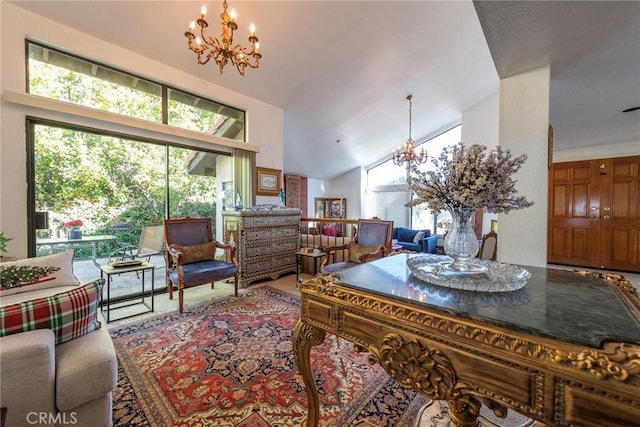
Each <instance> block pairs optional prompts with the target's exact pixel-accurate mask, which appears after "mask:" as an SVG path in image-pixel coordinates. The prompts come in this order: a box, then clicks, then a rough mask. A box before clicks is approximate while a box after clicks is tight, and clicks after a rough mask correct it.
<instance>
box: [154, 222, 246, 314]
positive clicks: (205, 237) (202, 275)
mask: <svg viewBox="0 0 640 427" xmlns="http://www.w3.org/2000/svg"><path fill="white" fill-rule="evenodd" d="M164 235H165V242H166V247H167V259H166V261H167V279H168V283H167V284H168V286H169V299H173V287H174V286H175V287H176V288H177V289H178V307H179V310H180V313H182V310H183V302H184V288H188V287H191V286H197V285H202V284H205V283H211V289H213V285H214V282H217V281H218V280H223V279H227V278H230V277H233V278H234V286H235V296H238V261H237V259H236V255H235V248H234V247H233V246H231V245H223V244H221V243H219V242H217V241H216V240H215V239H214V238H213V236H212V234H211V218H183V219H167V220H165V221H164ZM216 249H222V250H224V252H225V260H224V261H222V260H218V259H216V257H215V255H216Z"/></svg>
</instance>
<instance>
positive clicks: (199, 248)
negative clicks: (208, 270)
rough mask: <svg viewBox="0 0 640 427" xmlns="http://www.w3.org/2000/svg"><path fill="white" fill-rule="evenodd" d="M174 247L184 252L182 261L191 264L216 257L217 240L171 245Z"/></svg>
mask: <svg viewBox="0 0 640 427" xmlns="http://www.w3.org/2000/svg"><path fill="white" fill-rule="evenodd" d="M171 247H172V248H174V249H176V250H178V251H180V252H182V263H183V264H190V263H192V262H198V261H210V260H214V259H216V242H215V241H213V242H209V243H202V244H200V245H193V246H180V245H175V244H174V245H171Z"/></svg>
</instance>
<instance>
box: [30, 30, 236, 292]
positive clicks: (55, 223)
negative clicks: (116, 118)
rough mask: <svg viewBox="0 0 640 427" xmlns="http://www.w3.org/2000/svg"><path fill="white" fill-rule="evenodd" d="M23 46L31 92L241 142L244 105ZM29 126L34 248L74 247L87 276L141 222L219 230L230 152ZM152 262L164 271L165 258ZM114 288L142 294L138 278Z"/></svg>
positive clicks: (37, 251) (129, 240)
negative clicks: (202, 224) (183, 221)
mask: <svg viewBox="0 0 640 427" xmlns="http://www.w3.org/2000/svg"><path fill="white" fill-rule="evenodd" d="M26 49H27V53H28V62H27V65H28V66H27V91H28V92H29V93H31V94H34V95H38V96H43V97H47V98H51V99H55V100H59V101H62V102H68V103H73V104H77V105H81V106H84V107H89V108H95V109H98V110H101V111H106V112H110V113H116V114H121V115H124V116H128V117H134V118H137V119H142V120H147V121H150V122H156V123H164V124H167V125H170V126H176V127H180V128H183V129H188V130H192V131H195V132H201V133H206V134H210V135H216V136H220V137H224V138H229V139H233V140H237V141H244V140H245V134H246V132H245V124H246V121H245V112H244V111H242V110H239V109H236V108H233V107H230V106H227V105H224V104H221V103H218V102H215V101H212V100H209V99H205V98H202V97H199V96H197V95H194V94H190V93H187V92H185V91H181V90H178V89H176V88H172V87H169V86H167V85H164V84H161V83H158V82H154V81H151V80H149V79H145V78H142V77H140V76H136V75H133V74H131V73H128V72H125V71H122V70H117V69H114V68H112V67H109V66H106V65H103V64H99V63H95V62H93V61H90V60H87V59H84V58H79V57H77V56H74V55H72V54H69V53H66V52H62V51H60V50H58V49H54V48H51V47H49V46H46V45H43V44H40V43H35V42H31V41H27V42H26ZM27 125H28V143H27V146H28V153H29V165H28V176H29V217H30V218H35V221H33V222H30V224H31V225H30V227H31V230H30V232H31V239H30V244H29V252H30V255H32V256H33V255H46V254H50V253H52V252H58V251H61V250H64V249H67V248H70V247H72V248H73V249H74V250H75V258H74V271H75V272H76V274H77V275H78V276H79V278H80V279H81V280H83V281H85V280H86V281H88V280H92V279H95V277H96V276H97V275H99V274H100V271H99V270H98V266H99V265H104V264H106V263H107V262H108V261H109V257H110V256H111V255H112V254H113V253H114V250H115V249H118V248H120V247H122V246H126V245H136V244H137V243H138V242H139V241H140V236H141V230H142V228H143V227H144V226H147V225H154V224H161V223H162V221H163V220H164V219H165V218H167V217H168V218H176V217H187V216H191V217H210V218H212V225H213V227H214V230H213V232H214V236H215V225H216V222H217V221H216V216H217V215H216V214H217V211H218V206H217V201H218V200H221V197H219V196H218V194H221V191H222V183H221V182H218V181H219V180H218V178H217V177H218V176H225V177H227V178H228V177H230V176H233V173H232V171H231V167H232V164H233V162H232V161H230V156H231V154H230V153H229V152H224V153H223V152H217V151H215V149H211V150H206V149H193V148H189V147H187V146H180V144H174V143H167V142H166V141H162V140H158V139H145V138H141V137H139V136H133V134H134V132H131V133H128V132H127V130H126V129H124V130H123V131H121V133H118V132H116V131H111V130H106V129H103V128H97V129H96V128H88V127H84V126H81V125H76V124H71V123H59V122H51V121H47V120H41V119H35V118H29V119H28V123H27ZM154 138H155V137H154ZM221 174H222V175H221ZM36 213H37V214H36ZM43 218H44V220H43ZM76 220H80V222H82V227H81V231H82V234H83V240H79V241H77V242H75V241H74V242H69V241H68V240H69V239H68V237H69V229H70V226H69V225H68V224H67V225H65V223H69V222H70V221H74V222H77V221H76ZM36 228H37V229H36ZM85 237H87V238H89V239H90V240H88V239H85ZM74 240H75V239H74ZM84 240H88V241H90V242H95V241H97V242H98V243H96V244H93V243H90V244H87V242H85V241H84ZM80 264H82V266H80ZM154 264H155V265H156V267H157V268H158V269H161V268H163V266H164V260H163V258H162V255H160V256H159V259H157V260H156V261H155V262H154ZM134 276H135V275H134ZM123 277H124V275H123ZM117 282H118V281H116V282H114V283H116V284H117ZM164 283H165V280H164V272H161V273H156V290H158V289H159V288H161V287H163V286H164ZM114 286H115V287H113V288H112V289H111V292H112V293H111V297H112V298H114V297H116V298H117V297H126V296H127V294H128V293H131V294H135V293H136V292H139V283H138V282H136V283H135V287H133V288H129V287H118V286H117V285H114ZM114 292H115V295H114Z"/></svg>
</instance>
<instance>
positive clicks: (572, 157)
mask: <svg viewBox="0 0 640 427" xmlns="http://www.w3.org/2000/svg"><path fill="white" fill-rule="evenodd" d="M552 125H553V124H552ZM627 156H640V141H634V142H622V143H618V144H607V145H599V146H597V147H581V148H576V149H567V150H553V162H554V163H562V162H574V161H578V160H593V159H609V158H612V157H627Z"/></svg>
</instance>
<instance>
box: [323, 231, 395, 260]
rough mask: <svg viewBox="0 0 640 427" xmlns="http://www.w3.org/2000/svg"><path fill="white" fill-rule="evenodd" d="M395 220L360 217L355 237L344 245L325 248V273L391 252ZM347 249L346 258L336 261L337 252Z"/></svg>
mask: <svg viewBox="0 0 640 427" xmlns="http://www.w3.org/2000/svg"><path fill="white" fill-rule="evenodd" d="M392 231H393V221H385V220H381V219H360V220H358V229H357V233H356V236H355V239H354V240H353V241H351V242H349V243H346V244H344V245H336V246H329V247H327V248H325V252H326V255H325V259H324V261H323V262H322V267H321V271H322V272H323V273H338V272H340V271H342V270H344V269H347V268H350V267H353V266H356V265H358V264H361V263H365V262H369V261H373V260H375V259H378V258H382V257H384V256H387V255H389V254H390V253H391V243H392ZM345 249H346V251H347V256H346V260H345V261H342V262H334V263H332V261H333V259H334V258H335V252H336V251H340V250H345Z"/></svg>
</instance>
